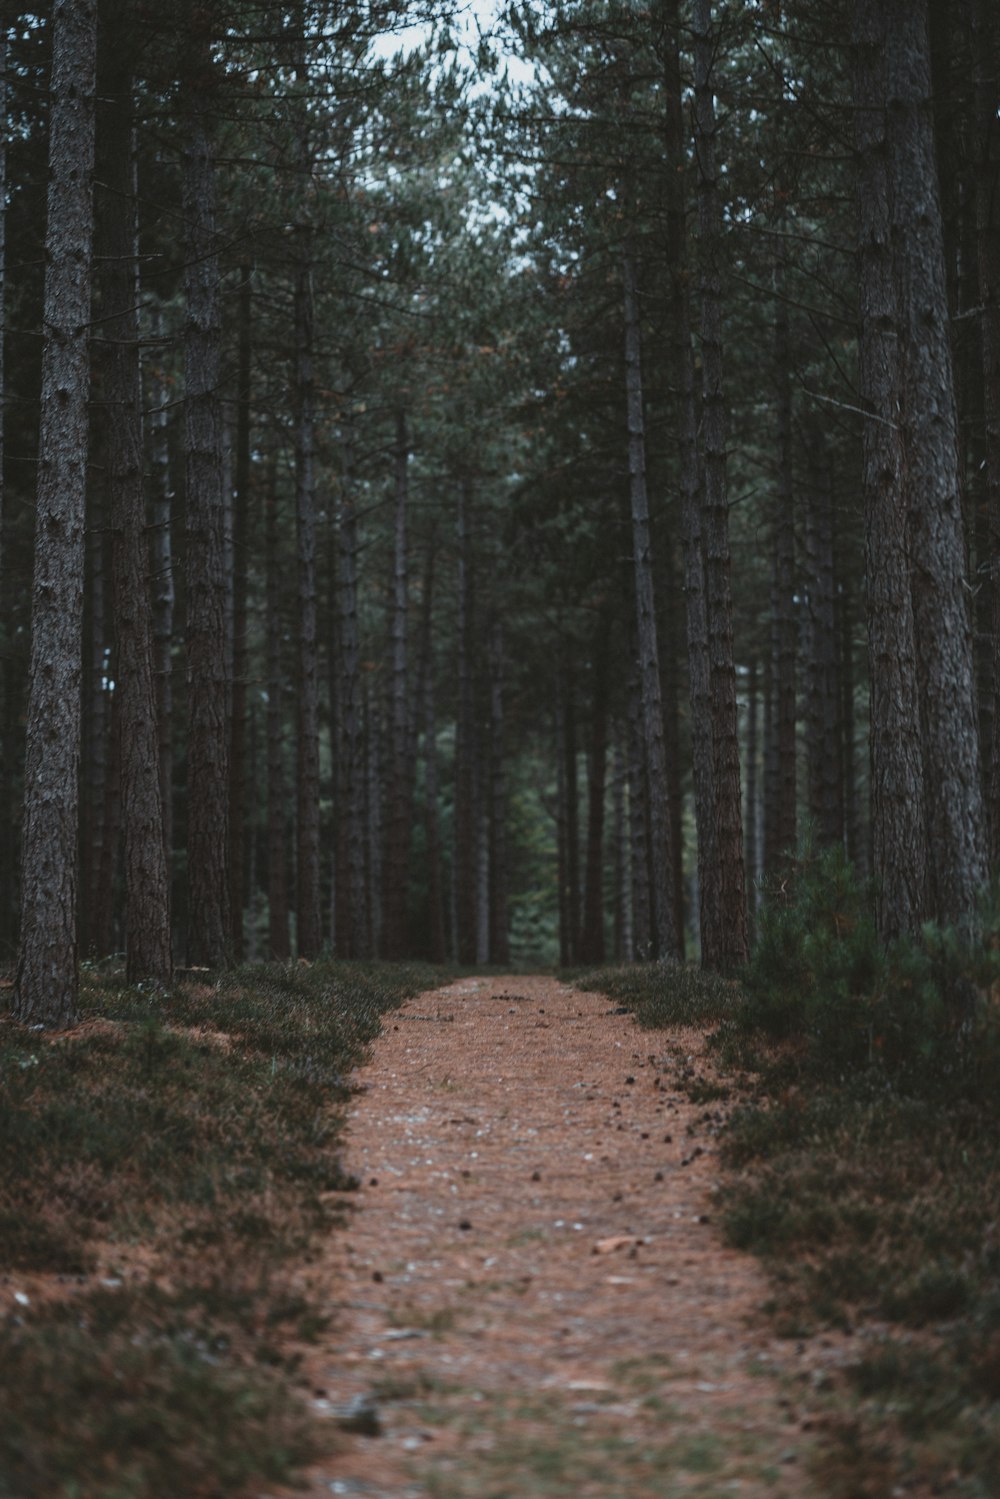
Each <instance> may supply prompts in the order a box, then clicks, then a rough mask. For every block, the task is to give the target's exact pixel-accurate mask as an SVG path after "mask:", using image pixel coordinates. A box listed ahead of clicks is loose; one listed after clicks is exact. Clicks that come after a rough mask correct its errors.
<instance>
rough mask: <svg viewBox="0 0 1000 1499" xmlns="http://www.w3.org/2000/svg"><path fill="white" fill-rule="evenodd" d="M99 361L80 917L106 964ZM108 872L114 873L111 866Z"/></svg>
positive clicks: (108, 600) (83, 941)
mask: <svg viewBox="0 0 1000 1499" xmlns="http://www.w3.org/2000/svg"><path fill="white" fill-rule="evenodd" d="M101 376H102V371H101V368H100V362H99V361H94V362H93V364H92V368H91V386H92V396H96V402H95V401H93V400H92V404H91V439H90V455H91V456H90V465H89V466H90V468H91V471H93V470H94V469H96V470H97V472H98V474H99V475H100V476H101V477H100V481H99V482H97V483H91V484H89V485H88V494H87V524H86V536H85V540H84V551H85V563H84V576H85V583H84V603H83V641H84V663H85V667H84V677H83V705H82V713H83V729H82V742H81V771H80V782H81V788H82V798H83V800H82V804H81V807H80V873H81V877H82V887H81V896H80V912H79V937H80V950H81V952H82V953H84V955H85V956H88V957H107V955H108V954H109V953H110V951H111V936H110V933H111V926H112V915H113V913H112V909H111V907H112V904H113V894H112V889H111V885H110V884H106V883H105V882H104V881H103V880H102V878H101V869H102V867H103V865H104V843H105V839H106V838H107V836H108V825H107V809H108V805H109V798H108V777H109V775H110V761H111V753H112V750H111V719H112V706H113V691H112V683H113V682H114V666H113V662H112V656H113V639H114V623H113V620H112V586H111V549H110V546H109V544H108V542H109V535H110V524H109V515H108V502H109V494H108V492H107V491H108V485H107V482H106V476H107V471H108V453H107V447H108V443H107V431H106V426H107V424H106V423H102V424H101V426H98V425H97V423H96V422H95V421H94V407H95V405H97V406H98V407H99V408H100V409H101V410H103V407H104V395H103V390H102V381H101ZM107 867H108V869H110V870H111V871H112V872H113V868H114V859H113V857H112V858H111V859H110V860H109V862H108V865H107Z"/></svg>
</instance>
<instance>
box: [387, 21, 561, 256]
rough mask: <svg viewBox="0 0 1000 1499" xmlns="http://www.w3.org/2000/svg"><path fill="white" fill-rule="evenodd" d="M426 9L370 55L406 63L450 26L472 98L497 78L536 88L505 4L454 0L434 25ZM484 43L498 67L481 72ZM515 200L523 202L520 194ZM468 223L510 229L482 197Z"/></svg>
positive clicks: (499, 208) (498, 206) (472, 205)
mask: <svg viewBox="0 0 1000 1499" xmlns="http://www.w3.org/2000/svg"><path fill="white" fill-rule="evenodd" d="M428 9H429V8H427V7H425V15H424V16H423V17H422V18H421V19H419V20H416V21H414V22H413V23H411V24H409V25H402V26H396V27H394V28H391V29H389V30H387V31H384V32H382V33H381V35H380V36H378V37H376V38H375V40H374V41H373V43H372V44H371V50H372V54H373V55H374V56H375V57H377V58H381V59H384V60H385V61H386V62H392V61H393V60H395V59H401V58H406V57H408V56H410V55H411V54H412V53H414V52H417V51H421V50H422V49H424V48H427V47H428V46H429V45H430V44H431V43H432V42H433V41H434V39H435V35H436V33H437V32H438V30H439V28H441V27H443V26H446V28H447V32H448V35H449V36H450V37H451V38H452V39H453V41H454V43H455V56H456V57H457V60H458V62H459V63H460V65H462V66H463V67H464V69H465V71H466V73H467V75H468V79H469V85H468V93H469V97H470V98H477V97H478V98H482V97H483V96H485V95H489V94H490V93H491V92H492V91H493V90H494V87H495V84H496V80H497V77H498V76H500V77H502V76H503V75H504V74H505V75H506V78H507V82H508V84H509V85H510V86H511V87H512V88H513V91H514V92H515V93H519V92H521V91H522V90H523V91H525V92H527V91H528V90H529V89H531V88H532V87H533V86H534V85H535V84H537V82H538V79H539V73H538V69H537V65H536V64H535V63H533V62H529V61H527V60H526V59H525V58H524V57H523V56H522V55H521V54H520V52H519V51H518V50H517V48H516V38H515V37H514V35H513V33H512V32H511V29H510V27H509V26H508V25H507V24H506V23H505V20H504V11H505V9H506V7H505V5H504V4H503V3H502V0H451V3H448V0H445V3H443V4H440V5H438V6H436V7H434V8H433V11H432V14H433V15H434V17H435V19H433V20H432V19H431V18H430V16H429V15H428V13H427V11H428ZM435 21H436V23H437V24H435ZM484 42H485V44H486V47H487V49H488V51H489V53H490V54H491V57H492V58H493V60H494V67H490V68H487V69H481V68H480V48H481V44H482V43H484ZM429 65H430V67H431V68H432V69H433V67H434V66H435V62H434V60H433V58H431V60H430V63H429ZM470 148H471V143H470ZM517 196H518V198H520V197H521V194H518V195H517ZM527 201H528V199H527V197H525V198H524V201H523V202H522V203H520V204H519V209H523V208H524V207H525V206H526V204H527ZM466 222H467V223H468V225H469V228H470V229H475V228H476V227H477V225H478V226H480V227H482V228H484V229H488V228H489V227H491V226H492V227H501V228H503V227H510V214H509V212H508V210H507V208H506V206H505V205H504V204H502V203H500V202H498V201H496V200H494V199H482V198H480V199H478V200H470V201H469V204H468V207H467V212H466Z"/></svg>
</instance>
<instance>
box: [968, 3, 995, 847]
mask: <svg viewBox="0 0 1000 1499" xmlns="http://www.w3.org/2000/svg"><path fill="white" fill-rule="evenodd" d="M972 42H973V83H974V87H975V142H976V150H975V212H976V264H977V269H978V273H979V306H980V308H981V309H982V310H981V312H980V320H979V343H980V348H979V352H980V359H981V363H982V391H983V428H984V432H983V449H984V455H983V456H984V479H985V506H984V509H985V511H986V516H987V529H988V537H989V540H988V545H989V574H990V591H991V593H992V600H991V602H992V616H991V619H990V631H989V639H990V646H991V649H990V652H989V674H990V678H991V682H990V687H991V691H990V697H991V699H992V703H993V714H992V723H991V735H990V739H989V742H988V744H987V747H986V748H987V756H986V758H987V764H986V773H987V774H986V784H987V808H988V814H989V828H990V858H991V863H992V865H993V868H994V871H995V870H996V869H997V868H998V867H1000V192H998V189H997V181H998V176H1000V121H998V119H997V109H998V106H1000V81H998V76H997V74H998V64H997V47H998V46H1000V23H998V21H997V17H996V10H995V7H994V5H993V4H992V0H973V5H972Z"/></svg>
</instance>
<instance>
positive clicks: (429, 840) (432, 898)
mask: <svg viewBox="0 0 1000 1499" xmlns="http://www.w3.org/2000/svg"><path fill="white" fill-rule="evenodd" d="M436 545H437V543H436V538H435V536H434V532H433V529H432V531H431V535H430V538H429V540H428V542H427V562H426V565H425V568H424V588H423V599H422V617H421V625H420V633H421V642H420V661H421V694H420V696H421V707H422V713H423V744H424V838H425V842H426V852H425V863H426V869H427V956H428V958H429V959H430V961H431V962H432V963H443V962H444V960H445V954H446V950H447V944H446V942H445V913H444V892H443V890H442V885H441V833H440V829H439V827H438V761H437V714H436V711H435V681H434V634H433V603H434V559H435V550H436Z"/></svg>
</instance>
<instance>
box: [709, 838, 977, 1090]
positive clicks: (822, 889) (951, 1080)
mask: <svg viewBox="0 0 1000 1499" xmlns="http://www.w3.org/2000/svg"><path fill="white" fill-rule="evenodd" d="M998 977H1000V903H997V902H993V903H991V904H989V905H984V908H983V912H982V916H981V920H980V936H979V938H978V940H977V941H976V942H974V943H972V942H970V941H969V940H968V939H967V937H966V936H965V935H964V934H963V933H961V932H959V931H957V930H956V929H954V928H949V927H942V926H940V925H938V924H936V923H933V922H928V923H926V924H925V925H924V927H923V929H922V931H921V932H920V933H919V934H918V935H916V936H912V937H904V938H901V939H899V940H898V941H897V942H895V943H893V944H892V945H891V946H890V947H889V948H888V949H886V948H884V947H883V946H882V945H881V943H880V942H879V938H878V933H877V931H876V928H875V918H874V900H873V894H872V889H871V886H870V884H869V883H868V882H866V881H864V880H862V879H860V878H859V877H858V875H857V873H856V871H855V869H854V867H853V865H851V864H850V863H849V862H848V861H847V858H846V856H845V854H844V852H843V850H842V849H839V848H831V849H825V850H823V851H822V852H820V853H815V854H814V853H811V852H809V851H806V852H805V853H804V854H803V855H802V856H801V857H800V859H799V861H798V863H797V864H796V865H795V866H794V867H793V868H792V869H790V870H789V871H788V872H787V873H785V874H783V875H782V876H781V877H780V878H776V879H774V880H772V881H771V883H770V884H769V886H768V888H767V890H766V892H765V898H764V901H763V904H762V907H761V910H760V913H759V920H758V936H757V941H756V943H755V945H754V949H753V952H752V954H751V957H750V961H749V963H748V964H747V966H746V969H745V971H744V973H743V991H744V994H745V1001H746V1002H745V1004H744V1005H743V1006H742V1007H741V1008H740V1009H739V1010H738V1011H737V1012H736V1014H735V1016H734V1022H733V1024H732V1025H731V1026H730V1032H731V1034H740V1035H742V1036H743V1037H746V1036H747V1035H748V1034H754V1033H756V1034H760V1035H763V1036H765V1037H767V1038H769V1039H770V1040H779V1041H786V1040H792V1041H795V1042H797V1043H799V1045H798V1049H797V1051H796V1052H795V1055H796V1057H797V1058H798V1061H799V1062H800V1064H801V1065H802V1067H803V1069H804V1070H805V1071H806V1072H809V1073H811V1074H814V1075H819V1076H828V1077H830V1078H832V1079H833V1078H838V1079H843V1078H845V1077H847V1076H850V1075H854V1074H856V1073H857V1072H858V1071H859V1070H861V1069H864V1068H872V1067H874V1068H876V1069H878V1070H881V1071H884V1072H887V1073H888V1074H890V1075H892V1076H894V1077H897V1078H901V1077H905V1078H907V1079H908V1085H909V1086H916V1085H918V1084H919V1086H921V1087H924V1088H926V1087H933V1086H934V1085H935V1083H936V1082H938V1083H943V1086H944V1087H945V1089H946V1090H952V1089H954V1088H955V1087H956V1084H957V1074H958V1073H959V1072H960V1073H961V1075H962V1077H963V1080H964V1086H965V1088H966V1089H969V1088H971V1089H973V1090H975V1091H976V1092H980V1091H982V1090H983V1089H984V1088H985V1089H990V1088H992V1087H994V1086H995V1085H996V1084H997V1083H998V1082H1000V1027H998V1025H997V1016H996V1013H995V1011H994V1009H993V1007H992V1005H991V1004H990V1003H989V1000H988V996H989V994H990V990H991V986H992V984H993V983H994V982H995V981H996V979H997V978H998Z"/></svg>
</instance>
